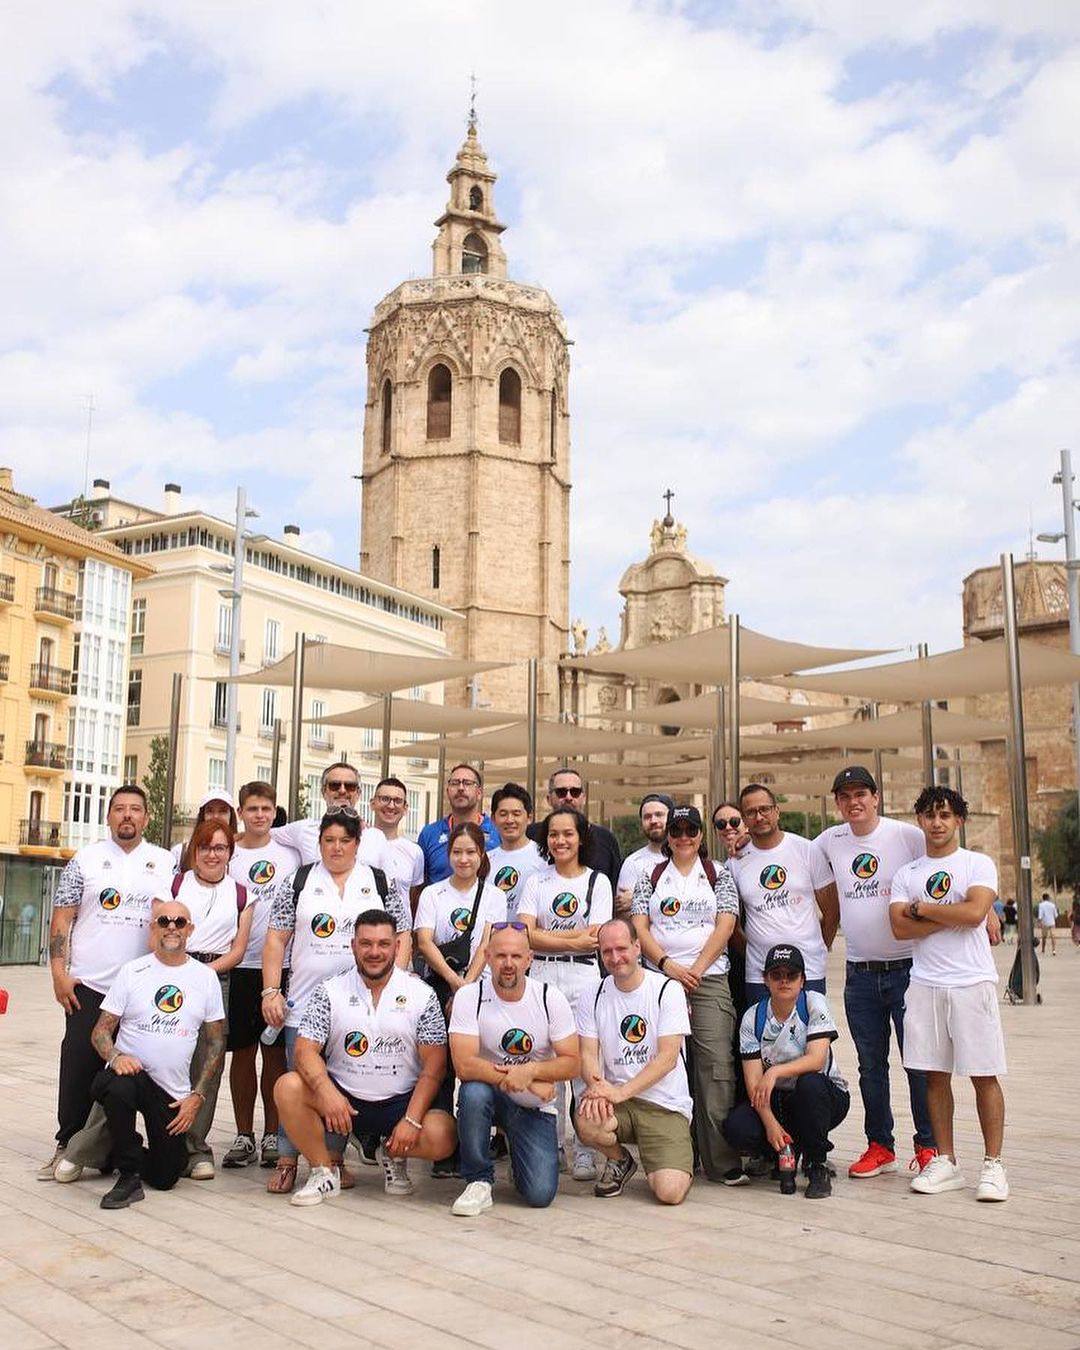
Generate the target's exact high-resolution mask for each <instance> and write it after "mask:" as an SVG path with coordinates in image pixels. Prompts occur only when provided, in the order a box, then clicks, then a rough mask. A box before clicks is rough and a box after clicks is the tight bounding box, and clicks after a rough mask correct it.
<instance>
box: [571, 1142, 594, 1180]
mask: <svg viewBox="0 0 1080 1350" xmlns="http://www.w3.org/2000/svg"><path fill="white" fill-rule="evenodd" d="M570 1175H571V1177H573V1179H574V1180H575V1181H595V1180H596V1176H597V1172H596V1156H595V1154H593V1153H592V1152H590V1150H589V1149H587V1148H579V1149H576V1150H575V1151H574V1165H573V1167H572V1168H571V1169H570Z"/></svg>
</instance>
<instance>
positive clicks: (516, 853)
mask: <svg viewBox="0 0 1080 1350" xmlns="http://www.w3.org/2000/svg"><path fill="white" fill-rule="evenodd" d="M532 814H533V803H532V797H531V796H530V795H529V793H528V792H527V791H526V789H525V788H523V787H522V786H521V784H520V783H507V784H505V785H504V786H503V787H501V788H498V789H497V790H496V791H495V792H493V793H492V794H491V819H492V822H493V824H494V825H495V828H496V829H497V830H498V831H499V838H500V839H501V840H502V843H501V844H500V845H499V846H498V848H491V849H488V861H489V862H490V863H491V872H490V877H491V883H492V885H493V886H497V887H498V888H499V890H500V891H502V893H503V895H505V896H506V916H505V917H506V918H508V919H515V918H517V907H518V897H519V896H520V895H521V892H522V890H523V889H524V886H525V882H526V881H528V879H529V877H531V876H532V874H533V873H534V872H542V871H543V870H544V869H545V868H546V867H547V865H548V864H547V862H546V861H545V859H544V857H543V855H542V854H541V852H540V849H539V848H538V847H537V845H536V843H535V841H534V840H532V839H530V838H529V837H528V835H527V834H526V833H525V831H526V830H527V829H528V828H529V825H530V823H531V822H532Z"/></svg>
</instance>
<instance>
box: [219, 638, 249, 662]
mask: <svg viewBox="0 0 1080 1350" xmlns="http://www.w3.org/2000/svg"><path fill="white" fill-rule="evenodd" d="M214 655H215V656H231V655H232V643H231V642H230V641H229V640H228V639H222V638H220V637H219V638H218V639H217V641H216V642H215V643H214ZM246 657H247V643H246V642H245V641H244V639H243V638H241V639H240V660H241V661H243V660H245V659H246Z"/></svg>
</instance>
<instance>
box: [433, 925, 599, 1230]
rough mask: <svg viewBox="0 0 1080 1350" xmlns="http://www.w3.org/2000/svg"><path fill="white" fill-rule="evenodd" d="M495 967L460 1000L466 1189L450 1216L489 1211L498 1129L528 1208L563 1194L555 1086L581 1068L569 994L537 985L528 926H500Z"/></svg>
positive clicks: (494, 940)
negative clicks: (493, 1141) (493, 1148)
mask: <svg viewBox="0 0 1080 1350" xmlns="http://www.w3.org/2000/svg"><path fill="white" fill-rule="evenodd" d="M487 963H488V967H489V969H490V971H491V979H490V980H487V979H481V980H479V981H478V982H477V983H476V984H467V985H466V986H465V987H464V989H459V990H458V992H457V993H456V994H455V995H454V1007H453V1011H452V1013H451V1014H450V1053H451V1054H452V1055H453V1059H454V1071H455V1072H456V1074H457V1076H458V1078H460V1079H461V1090H460V1091H459V1092H458V1137H459V1140H460V1144H461V1175H462V1176H463V1177H464V1179H465V1181H466V1182H467V1183H468V1185H467V1186H466V1187H465V1189H464V1191H462V1193H461V1194H460V1195H459V1196H458V1198H457V1199H456V1200H455V1201H454V1203H453V1205H452V1206H451V1213H453V1214H457V1215H463V1216H465V1217H469V1218H471V1217H474V1216H475V1215H477V1214H480V1213H482V1212H483V1211H484V1210H485V1209H490V1208H491V1204H492V1200H491V1187H492V1184H493V1182H494V1180H495V1169H494V1168H493V1167H492V1164H491V1151H490V1143H491V1127H492V1126H493V1125H498V1126H499V1128H500V1129H501V1130H502V1132H503V1133H504V1134H505V1135H506V1140H507V1143H508V1144H509V1145H510V1173H511V1175H512V1176H513V1178H514V1186H515V1188H516V1189H517V1192H518V1194H519V1195H520V1196H521V1198H522V1199H523V1200H524V1201H525V1203H526V1204H527V1205H531V1206H533V1208H535V1209H542V1208H544V1207H545V1206H547V1205H550V1204H551V1202H552V1200H553V1199H554V1198H555V1192H556V1191H557V1190H558V1187H559V1138H558V1126H557V1116H556V1107H555V1084H556V1083H564V1082H569V1081H570V1080H571V1079H572V1078H575V1077H577V1075H578V1074H579V1073H580V1071H581V1061H580V1057H579V1054H578V1036H577V1029H576V1028H575V1026H574V1014H573V1011H572V1010H571V1008H570V1004H569V1002H568V1001H567V998H566V995H565V994H564V993H563V992H562V991H561V990H560V989H556V988H555V986H554V985H549V984H542V983H541V982H540V981H539V980H534V979H532V978H530V976H529V974H528V970H529V966H530V965H531V964H532V951H531V949H530V947H529V935H528V930H527V929H526V927H525V925H524V924H523V923H518V922H516V921H515V922H512V923H493V924H492V925H491V940H490V942H489V943H488V949H487Z"/></svg>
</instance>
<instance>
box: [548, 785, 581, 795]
mask: <svg viewBox="0 0 1080 1350" xmlns="http://www.w3.org/2000/svg"><path fill="white" fill-rule="evenodd" d="M551 795H552V796H553V797H582V796H584V795H585V789H584V788H579V787H576V788H575V787H561V788H552V789H551Z"/></svg>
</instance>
